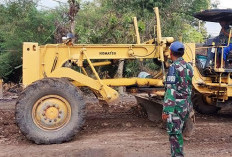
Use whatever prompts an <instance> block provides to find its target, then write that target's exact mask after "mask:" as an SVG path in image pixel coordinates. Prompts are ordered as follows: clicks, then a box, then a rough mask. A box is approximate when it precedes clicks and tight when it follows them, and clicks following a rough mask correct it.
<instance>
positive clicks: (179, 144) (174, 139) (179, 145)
mask: <svg viewBox="0 0 232 157" xmlns="http://www.w3.org/2000/svg"><path fill="white" fill-rule="evenodd" d="M184 122H185V121H184V120H183V119H182V118H181V117H180V116H179V115H178V114H170V115H169V118H168V119H167V132H168V134H169V141H170V144H171V155H172V157H183V156H184V153H183V135H182V130H183V126H184Z"/></svg>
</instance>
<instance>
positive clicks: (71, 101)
mask: <svg viewBox="0 0 232 157" xmlns="http://www.w3.org/2000/svg"><path fill="white" fill-rule="evenodd" d="M84 115H85V101H84V99H83V94H82V92H81V91H80V90H79V89H78V88H76V87H75V86H74V85H72V84H71V83H70V82H68V81H66V80H65V79H57V78H46V79H42V80H39V81H36V82H35V83H33V84H31V85H29V86H28V87H27V88H26V89H25V90H24V91H23V92H22V93H21V95H20V96H19V98H18V101H17V103H16V123H17V125H18V126H19V128H20V130H21V132H22V133H23V134H24V135H25V136H26V137H27V138H28V139H29V140H31V141H34V142H35V143H37V144H54V143H62V142H66V141H70V140H71V139H72V138H73V137H74V136H75V135H76V133H77V132H78V131H79V130H80V128H81V127H82V125H83V123H84Z"/></svg>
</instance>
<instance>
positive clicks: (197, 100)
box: [192, 90, 220, 114]
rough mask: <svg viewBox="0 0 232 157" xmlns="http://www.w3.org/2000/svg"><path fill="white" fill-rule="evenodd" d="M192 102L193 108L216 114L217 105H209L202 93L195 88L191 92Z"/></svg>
mask: <svg viewBox="0 0 232 157" xmlns="http://www.w3.org/2000/svg"><path fill="white" fill-rule="evenodd" d="M192 103H193V108H194V109H195V110H196V111H197V112H199V113H201V114H216V113H217V112H218V111H219V110H220V108H219V107H216V106H213V105H209V104H208V103H207V102H206V101H205V99H204V95H203V94H201V93H199V92H197V91H196V90H193V93H192Z"/></svg>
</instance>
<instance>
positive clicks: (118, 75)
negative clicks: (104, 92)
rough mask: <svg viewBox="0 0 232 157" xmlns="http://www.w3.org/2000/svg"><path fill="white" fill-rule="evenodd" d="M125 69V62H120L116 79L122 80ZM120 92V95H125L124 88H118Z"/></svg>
mask: <svg viewBox="0 0 232 157" xmlns="http://www.w3.org/2000/svg"><path fill="white" fill-rule="evenodd" d="M123 67H124V60H120V63H119V65H118V70H117V73H116V75H115V77H116V78H122V75H123ZM118 92H119V94H123V93H124V91H123V87H122V86H121V87H119V88H118Z"/></svg>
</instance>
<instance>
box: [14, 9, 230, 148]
mask: <svg viewBox="0 0 232 157" xmlns="http://www.w3.org/2000/svg"><path fill="white" fill-rule="evenodd" d="M154 11H155V14H156V27H155V28H156V30H155V32H156V33H155V34H156V37H155V38H154V39H151V40H149V41H147V42H145V43H140V40H139V33H138V28H137V27H135V28H136V35H137V44H114V45H82V44H72V43H70V41H71V40H68V39H67V40H66V42H65V43H63V44H47V45H41V46H39V45H38V43H24V44H23V85H24V87H25V89H24V91H23V92H22V93H21V95H20V96H19V98H18V101H17V104H16V122H17V125H18V126H19V128H20V130H21V131H22V133H23V134H24V135H25V136H26V137H27V138H28V139H29V140H32V141H34V142H35V143H38V144H51V143H62V142H65V141H69V140H71V139H72V138H73V137H74V135H76V133H77V132H78V131H79V129H80V128H81V126H82V125H83V123H84V116H85V100H86V96H84V94H83V93H82V91H81V90H80V87H88V88H89V89H91V90H92V91H93V92H94V94H95V95H96V97H97V98H98V99H99V100H100V101H102V102H105V103H111V102H114V101H116V100H117V99H118V97H119V94H118V92H117V91H116V90H115V89H114V87H118V86H125V87H127V88H128V91H133V92H136V91H143V92H146V93H149V94H152V93H155V95H156V96H161V97H162V96H163V95H164V85H163V81H164V79H165V74H166V70H167V68H168V66H167V65H168V57H169V46H170V44H171V43H172V42H173V41H174V39H173V38H172V37H162V35H161V26H160V18H159V11H158V8H155V9H154ZM135 26H136V19H135ZM219 47H220V46H219ZM212 48H216V46H215V45H211V46H207V47H203V48H201V49H204V50H205V49H212ZM198 49H200V48H198ZM195 50H196V46H195V44H194V43H189V44H185V54H184V56H183V58H184V59H185V61H187V62H189V63H191V64H192V65H193V68H194V78H193V86H194V95H193V102H194V103H195V104H194V106H195V108H196V109H197V110H198V111H200V112H204V113H213V112H216V111H218V109H219V108H220V106H216V105H217V104H219V103H218V102H219V101H220V102H224V101H228V100H229V98H230V97H231V96H232V92H231V90H232V86H231V85H232V84H231V82H232V81H231V72H232V69H226V68H224V67H223V64H222V63H221V66H220V67H217V66H216V65H215V66H214V67H213V68H211V69H209V70H210V73H202V68H201V67H200V66H199V63H202V62H201V60H199V58H197V56H196V55H195ZM111 59H113V60H120V59H124V60H126V59H127V60H134V59H158V60H159V61H160V62H161V65H162V66H161V67H162V69H161V70H162V73H161V74H160V75H157V76H154V78H137V77H135V78H113V79H102V78H101V77H100V76H99V74H98V73H97V71H96V69H95V67H97V66H104V65H110V64H111V62H110V61H105V60H111ZM215 60H217V57H215ZM221 62H223V61H222V60H221ZM86 64H88V67H89V68H90V69H91V74H90V73H89V71H87V70H86ZM160 76H161V77H160ZM137 99H138V101H139V102H140V103H142V102H143V101H141V100H142V99H143V100H144V98H143V97H137ZM146 100H147V101H150V100H151V98H147V99H146ZM142 104H143V103H142ZM148 104H149V103H145V105H144V108H145V109H146V110H147V113H148V117H149V119H151V120H153V119H154V118H153V115H154V113H157V114H158V117H161V112H160V111H162V108H160V107H159V109H157V110H159V112H156V110H155V109H154V107H153V106H152V104H151V105H148ZM213 105H214V106H213ZM220 105H222V104H220ZM151 111H152V112H151ZM153 111H154V112H153Z"/></svg>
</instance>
